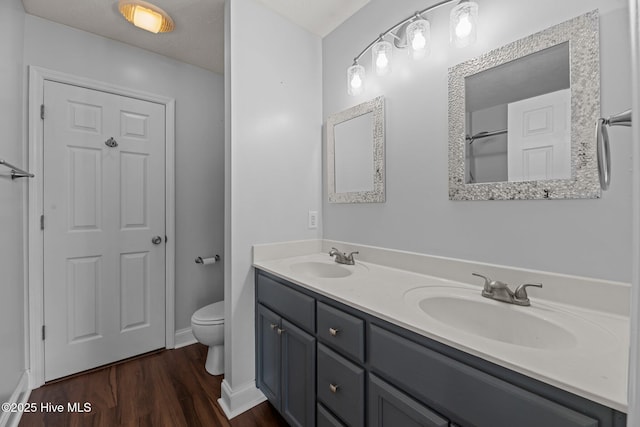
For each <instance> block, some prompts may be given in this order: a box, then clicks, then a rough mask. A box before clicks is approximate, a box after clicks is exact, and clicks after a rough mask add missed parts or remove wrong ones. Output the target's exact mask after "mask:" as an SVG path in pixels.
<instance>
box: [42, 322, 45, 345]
mask: <svg viewBox="0 0 640 427" xmlns="http://www.w3.org/2000/svg"><path fill="white" fill-rule="evenodd" d="M44 331H45V326H44V325H42V341H44V339H45V333H44Z"/></svg>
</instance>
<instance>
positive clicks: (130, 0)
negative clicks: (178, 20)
mask: <svg viewBox="0 0 640 427" xmlns="http://www.w3.org/2000/svg"><path fill="white" fill-rule="evenodd" d="M118 10H119V11H120V13H121V14H122V16H124V19H126V20H127V21H129V22H131V23H132V24H133V25H135V26H136V27H138V28H142V29H143V30H147V31H149V32H152V33H154V34H157V33H168V32H169V31H173V29H174V28H175V25H174V23H173V19H171V17H170V16H169V14H168V13H167V12H165V11H164V10H162V9H160V8H159V7H158V6H156V5H153V4H151V3H148V2H146V1H142V0H119V1H118Z"/></svg>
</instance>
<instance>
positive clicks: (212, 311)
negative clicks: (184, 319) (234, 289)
mask: <svg viewBox="0 0 640 427" xmlns="http://www.w3.org/2000/svg"><path fill="white" fill-rule="evenodd" d="M191 321H192V322H194V323H198V324H201V325H202V324H208V325H210V324H214V323H223V322H224V301H218V302H214V303H213V304H209V305H207V306H204V307H202V308H201V309H199V310H198V311H196V312H195V313H193V316H191Z"/></svg>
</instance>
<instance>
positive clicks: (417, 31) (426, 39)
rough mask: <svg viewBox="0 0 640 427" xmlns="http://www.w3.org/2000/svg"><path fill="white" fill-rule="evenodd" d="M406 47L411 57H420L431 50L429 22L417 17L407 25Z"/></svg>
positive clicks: (426, 54)
mask: <svg viewBox="0 0 640 427" xmlns="http://www.w3.org/2000/svg"><path fill="white" fill-rule="evenodd" d="M406 34H407V47H408V48H409V54H410V55H411V56H412V57H413V59H422V58H424V57H426V56H428V55H429V53H430V52H431V24H429V21H427V20H426V19H418V20H416V21H413V22H412V23H410V24H409V25H408V26H407V33H406Z"/></svg>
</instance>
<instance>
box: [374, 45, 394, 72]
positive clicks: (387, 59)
mask: <svg viewBox="0 0 640 427" xmlns="http://www.w3.org/2000/svg"><path fill="white" fill-rule="evenodd" d="M371 52H372V53H373V57H372V63H373V64H374V66H375V69H376V74H377V75H378V76H385V75H387V74H389V73H390V72H391V57H392V55H393V46H391V43H389V42H388V41H386V40H382V38H380V41H378V42H377V43H376V44H374V45H373V47H372V48H371Z"/></svg>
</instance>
